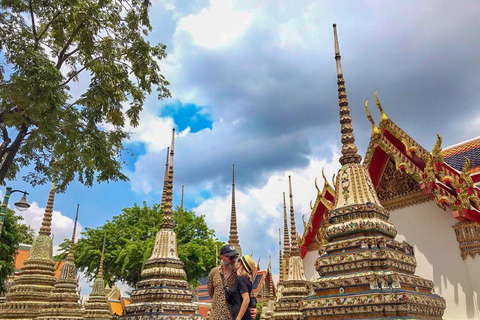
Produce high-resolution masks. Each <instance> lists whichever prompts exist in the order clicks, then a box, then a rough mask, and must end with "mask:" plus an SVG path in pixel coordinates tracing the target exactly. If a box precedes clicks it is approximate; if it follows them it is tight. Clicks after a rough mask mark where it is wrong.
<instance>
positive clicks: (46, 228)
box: [38, 180, 55, 236]
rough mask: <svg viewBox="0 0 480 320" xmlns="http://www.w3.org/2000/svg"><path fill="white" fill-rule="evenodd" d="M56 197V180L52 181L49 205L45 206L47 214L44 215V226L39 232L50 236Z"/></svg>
mask: <svg viewBox="0 0 480 320" xmlns="http://www.w3.org/2000/svg"><path fill="white" fill-rule="evenodd" d="M54 199H55V180H54V181H53V182H52V187H51V188H50V193H49V195H48V201H47V207H46V208H45V214H44V215H43V221H42V226H41V227H40V231H39V232H38V234H44V235H46V236H50V233H51V231H52V229H51V228H50V226H51V225H52V213H53V200H54Z"/></svg>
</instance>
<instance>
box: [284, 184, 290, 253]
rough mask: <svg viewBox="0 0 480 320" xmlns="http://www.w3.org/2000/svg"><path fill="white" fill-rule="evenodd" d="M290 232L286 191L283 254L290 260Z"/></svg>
mask: <svg viewBox="0 0 480 320" xmlns="http://www.w3.org/2000/svg"><path fill="white" fill-rule="evenodd" d="M289 235H290V232H289V231H288V220H287V204H286V202H285V192H284V193H283V255H284V257H285V258H286V259H287V261H288V257H289V256H290V236H289Z"/></svg>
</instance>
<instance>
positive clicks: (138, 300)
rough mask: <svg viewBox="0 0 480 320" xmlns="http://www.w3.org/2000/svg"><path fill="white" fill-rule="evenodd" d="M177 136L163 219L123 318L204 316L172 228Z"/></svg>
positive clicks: (171, 153)
mask: <svg viewBox="0 0 480 320" xmlns="http://www.w3.org/2000/svg"><path fill="white" fill-rule="evenodd" d="M174 137H175V130H173V135H172V146H171V149H170V165H169V171H168V177H167V179H166V180H165V182H164V183H165V184H166V186H167V187H166V192H165V197H164V203H163V204H162V208H163V222H162V224H161V226H160V231H159V232H158V233H157V236H156V238H155V244H154V247H153V251H152V255H151V256H150V258H149V259H148V260H147V261H146V262H145V267H144V269H143V271H142V275H141V276H142V280H140V281H139V282H138V283H137V288H136V289H135V290H133V291H132V294H131V299H132V302H131V303H130V304H129V305H128V306H126V307H125V313H124V315H123V316H122V319H126V320H138V319H165V320H167V319H168V320H180V319H202V316H201V315H200V314H198V307H197V306H196V305H195V303H193V302H192V298H193V295H192V291H191V290H190V286H189V284H188V282H187V281H186V280H185V278H186V273H185V270H184V269H183V266H184V264H183V262H182V261H181V260H180V259H179V258H178V252H177V236H176V234H175V231H174V230H173V227H174V224H173V218H172V194H173V155H174V148H173V146H174Z"/></svg>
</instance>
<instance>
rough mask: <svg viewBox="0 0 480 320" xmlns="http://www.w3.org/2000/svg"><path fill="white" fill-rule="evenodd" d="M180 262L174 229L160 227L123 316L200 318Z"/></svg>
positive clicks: (133, 318)
mask: <svg viewBox="0 0 480 320" xmlns="http://www.w3.org/2000/svg"><path fill="white" fill-rule="evenodd" d="M183 265H184V264H183V262H182V261H181V260H180V259H179V258H178V256H177V237H176V235H175V232H174V231H173V229H170V228H164V229H160V231H159V232H158V234H157V237H156V239H155V245H154V249H153V252H152V256H151V257H150V259H148V260H147V262H146V263H145V268H144V270H143V271H142V280H141V281H139V282H138V283H137V289H135V290H133V291H132V294H131V298H132V303H130V304H129V305H128V306H126V307H125V313H124V315H123V316H122V319H125V320H138V319H168V320H177V319H203V317H202V316H201V315H200V314H198V306H197V305H196V304H195V303H193V302H192V297H193V294H192V291H191V290H190V286H189V284H188V282H187V281H186V280H185V278H186V273H185V271H184V270H183ZM144 317H146V318H144Z"/></svg>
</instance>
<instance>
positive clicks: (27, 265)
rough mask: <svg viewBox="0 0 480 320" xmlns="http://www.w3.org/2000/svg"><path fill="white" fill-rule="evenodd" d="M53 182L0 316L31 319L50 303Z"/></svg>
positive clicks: (52, 269)
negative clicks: (45, 205) (39, 225)
mask: <svg viewBox="0 0 480 320" xmlns="http://www.w3.org/2000/svg"><path fill="white" fill-rule="evenodd" d="M54 198H55V183H53V184H52V187H51V189H50V194H49V197H48V201H47V207H46V209H45V214H44V216H43V221H42V226H41V227H40V231H39V233H38V236H36V237H35V239H34V240H33V244H32V247H31V249H30V252H29V253H28V258H27V259H26V260H25V262H24V264H23V266H22V268H21V269H20V272H19V275H18V276H17V277H15V278H14V280H13V284H12V286H11V287H10V289H9V290H8V292H7V294H6V295H5V296H6V302H5V303H2V304H1V305H0V319H25V320H27V319H28V320H31V319H35V318H36V317H38V316H39V312H40V311H41V310H42V309H43V308H44V307H46V306H48V305H49V304H50V293H51V292H52V290H53V286H54V284H55V277H54V274H55V262H54V261H53V258H52V256H53V245H52V238H51V237H50V234H51V228H50V226H51V224H52V212H53V201H54Z"/></svg>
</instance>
